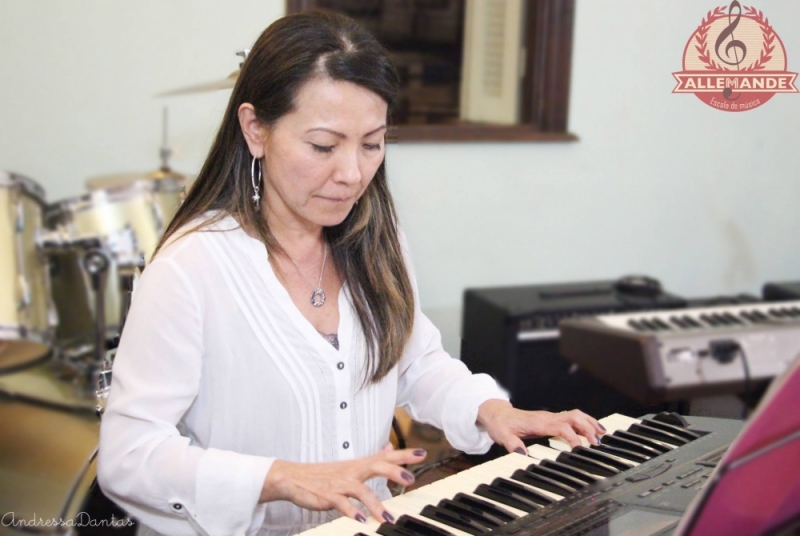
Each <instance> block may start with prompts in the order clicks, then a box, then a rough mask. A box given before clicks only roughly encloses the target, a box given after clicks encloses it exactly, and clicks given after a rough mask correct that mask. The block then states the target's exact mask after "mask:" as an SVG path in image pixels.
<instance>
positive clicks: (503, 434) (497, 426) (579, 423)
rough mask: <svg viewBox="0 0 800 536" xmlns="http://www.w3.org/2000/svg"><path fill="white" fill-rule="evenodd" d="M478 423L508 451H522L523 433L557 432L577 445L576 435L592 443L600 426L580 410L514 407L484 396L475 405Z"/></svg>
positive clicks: (598, 437) (533, 435)
mask: <svg viewBox="0 0 800 536" xmlns="http://www.w3.org/2000/svg"><path fill="white" fill-rule="evenodd" d="M478 424H480V425H481V426H483V427H484V428H485V429H486V431H487V432H488V433H489V437H491V438H492V439H493V440H494V442H495V443H499V444H500V445H503V446H504V447H505V448H506V449H508V451H509V452H520V453H525V452H526V450H525V444H524V443H523V442H522V439H520V438H523V437H543V436H560V437H562V438H564V440H565V441H566V442H567V443H569V444H570V446H571V447H577V446H578V445H580V444H581V440H580V438H579V437H578V436H583V437H585V438H586V439H588V440H589V443H590V444H592V445H596V444H597V443H598V441H599V439H600V434H603V433H605V429H604V428H603V426H602V425H601V424H600V423H599V422H597V421H596V420H595V419H593V418H592V417H590V416H588V415H586V414H585V413H584V412H582V411H579V410H577V409H574V410H572V411H562V412H561V413H550V412H549V411H523V410H520V409H515V408H514V407H513V406H512V405H511V404H510V403H509V402H507V401H505V400H487V401H486V402H484V403H483V404H481V405H480V407H479V408H478Z"/></svg>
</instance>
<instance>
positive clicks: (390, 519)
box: [383, 512, 394, 523]
mask: <svg viewBox="0 0 800 536" xmlns="http://www.w3.org/2000/svg"><path fill="white" fill-rule="evenodd" d="M383 519H384V521H386V522H387V523H394V516H393V515H392V514H390V513H389V512H383Z"/></svg>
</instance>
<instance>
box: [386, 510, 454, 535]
mask: <svg viewBox="0 0 800 536" xmlns="http://www.w3.org/2000/svg"><path fill="white" fill-rule="evenodd" d="M385 524H386V523H381V527H382V526H383V525H385ZM394 526H396V527H400V528H402V529H405V530H408V531H411V532H412V533H414V534H418V535H419V536H454V535H453V533H452V532H450V531H448V530H445V529H443V528H439V527H437V526H436V525H431V524H430V523H428V522H426V521H423V520H422V519H417V518H416V517H413V516H409V515H405V514H404V515H402V516H400V517H399V518H398V520H397V521H395V523H394ZM378 532H379V533H380V530H379V531H378Z"/></svg>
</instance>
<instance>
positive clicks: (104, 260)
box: [83, 248, 111, 368]
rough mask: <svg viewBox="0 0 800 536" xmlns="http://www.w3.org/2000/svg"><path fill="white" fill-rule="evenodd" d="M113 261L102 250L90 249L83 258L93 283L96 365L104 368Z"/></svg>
mask: <svg viewBox="0 0 800 536" xmlns="http://www.w3.org/2000/svg"><path fill="white" fill-rule="evenodd" d="M110 265H111V260H110V259H109V258H108V255H107V254H106V253H105V252H104V251H103V250H102V249H100V248H95V249H90V250H89V251H87V252H86V253H85V254H84V256H83V266H84V268H85V269H86V272H87V273H88V274H89V277H90V278H91V281H92V290H93V291H94V296H95V300H94V312H95V315H94V363H95V365H96V366H98V367H99V368H102V366H103V359H104V357H105V354H106V314H105V308H106V299H105V296H106V294H105V290H106V284H107V283H108V267H109V266H110Z"/></svg>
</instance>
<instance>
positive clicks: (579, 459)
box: [556, 452, 620, 476]
mask: <svg viewBox="0 0 800 536" xmlns="http://www.w3.org/2000/svg"><path fill="white" fill-rule="evenodd" d="M556 461H559V462H561V463H565V464H567V465H571V466H573V467H577V468H578V469H583V470H584V471H588V472H590V473H592V474H595V475H600V476H614V475H618V474H619V473H620V471H619V470H618V469H615V468H614V467H611V466H610V465H608V464H605V463H602V462H598V461H596V460H593V459H591V458H587V457H586V456H581V455H580V454H573V453H572V452H562V453H561V454H559V455H558V456H557V457H556Z"/></svg>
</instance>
